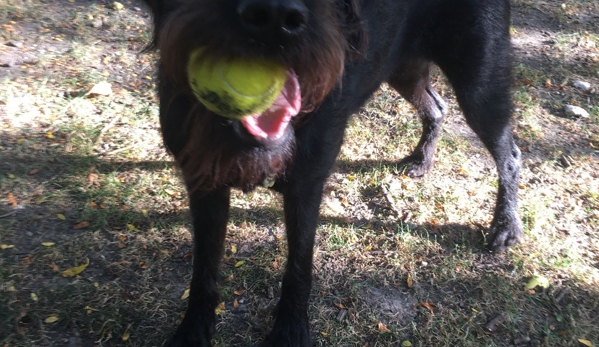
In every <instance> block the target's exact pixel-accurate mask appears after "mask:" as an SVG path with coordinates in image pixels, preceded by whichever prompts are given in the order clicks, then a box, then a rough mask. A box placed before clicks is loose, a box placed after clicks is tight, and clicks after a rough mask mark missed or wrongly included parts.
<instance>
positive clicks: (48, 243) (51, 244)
mask: <svg viewBox="0 0 599 347" xmlns="http://www.w3.org/2000/svg"><path fill="white" fill-rule="evenodd" d="M54 245H55V243H54V242H42V246H44V247H52V246H54Z"/></svg>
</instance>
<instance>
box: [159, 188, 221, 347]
mask: <svg viewBox="0 0 599 347" xmlns="http://www.w3.org/2000/svg"><path fill="white" fill-rule="evenodd" d="M229 192H230V190H229V188H221V189H219V190H216V191H214V192H209V193H207V192H201V191H195V192H190V198H189V207H190V210H191V215H192V218H193V239H194V240H193V245H194V251H193V275H192V279H191V287H190V289H189V303H188V306H187V312H186V313H185V318H183V322H181V324H180V325H179V328H178V329H177V332H176V333H175V335H174V336H173V338H172V339H171V341H170V343H169V344H168V346H169V347H183V346H185V347H188V346H194V347H209V346H210V345H211V344H210V339H211V338H212V335H213V334H214V331H215V323H216V316H215V312H214V310H215V309H216V306H217V305H218V288H217V281H218V279H219V276H220V271H219V264H220V261H221V259H222V255H223V243H224V240H225V234H226V228H227V220H228V218H229Z"/></svg>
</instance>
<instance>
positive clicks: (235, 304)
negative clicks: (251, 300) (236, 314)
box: [233, 299, 239, 308]
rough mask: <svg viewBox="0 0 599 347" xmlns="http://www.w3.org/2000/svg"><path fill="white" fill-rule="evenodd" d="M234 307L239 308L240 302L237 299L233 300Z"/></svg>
mask: <svg viewBox="0 0 599 347" xmlns="http://www.w3.org/2000/svg"><path fill="white" fill-rule="evenodd" d="M233 308H239V303H238V302H237V299H234V300H233Z"/></svg>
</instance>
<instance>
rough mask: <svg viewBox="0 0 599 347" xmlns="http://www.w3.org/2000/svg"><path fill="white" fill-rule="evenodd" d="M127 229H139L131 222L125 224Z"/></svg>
mask: <svg viewBox="0 0 599 347" xmlns="http://www.w3.org/2000/svg"><path fill="white" fill-rule="evenodd" d="M127 229H129V230H131V231H139V229H137V228H136V227H135V225H133V224H127Z"/></svg>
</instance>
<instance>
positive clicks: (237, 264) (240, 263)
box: [235, 260, 245, 267]
mask: <svg viewBox="0 0 599 347" xmlns="http://www.w3.org/2000/svg"><path fill="white" fill-rule="evenodd" d="M243 264H245V261H243V260H240V261H238V262H237V263H235V267H240V266H241V265H243Z"/></svg>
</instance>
